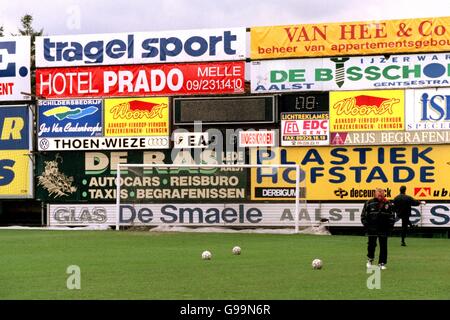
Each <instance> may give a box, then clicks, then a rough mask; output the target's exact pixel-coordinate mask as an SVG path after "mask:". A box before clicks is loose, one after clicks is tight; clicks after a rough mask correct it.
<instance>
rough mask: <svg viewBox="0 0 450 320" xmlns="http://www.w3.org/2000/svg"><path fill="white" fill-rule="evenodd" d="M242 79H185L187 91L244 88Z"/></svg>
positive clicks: (240, 89) (236, 89) (235, 89)
mask: <svg viewBox="0 0 450 320" xmlns="http://www.w3.org/2000/svg"><path fill="white" fill-rule="evenodd" d="M243 85H244V84H243V81H242V79H226V80H225V79H223V80H207V79H201V80H187V81H186V89H187V90H189V91H192V90H195V91H210V90H232V91H242V90H244V87H243Z"/></svg>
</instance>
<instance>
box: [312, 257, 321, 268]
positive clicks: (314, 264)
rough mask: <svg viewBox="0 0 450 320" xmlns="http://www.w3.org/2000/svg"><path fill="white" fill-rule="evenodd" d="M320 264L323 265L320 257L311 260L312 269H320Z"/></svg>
mask: <svg viewBox="0 0 450 320" xmlns="http://www.w3.org/2000/svg"><path fill="white" fill-rule="evenodd" d="M322 265H323V263H322V260H320V259H314V260H313V262H312V267H313V269H322Z"/></svg>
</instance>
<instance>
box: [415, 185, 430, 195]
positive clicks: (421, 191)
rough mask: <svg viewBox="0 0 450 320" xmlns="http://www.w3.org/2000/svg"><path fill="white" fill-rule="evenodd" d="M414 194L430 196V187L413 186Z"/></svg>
mask: <svg viewBox="0 0 450 320" xmlns="http://www.w3.org/2000/svg"><path fill="white" fill-rule="evenodd" d="M414 196H415V197H429V196H431V188H426V187H425V188H424V187H421V188H414Z"/></svg>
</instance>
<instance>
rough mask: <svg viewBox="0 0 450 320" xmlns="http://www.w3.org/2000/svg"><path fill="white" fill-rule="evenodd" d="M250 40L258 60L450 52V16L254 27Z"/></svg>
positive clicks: (251, 55) (253, 53)
mask: <svg viewBox="0 0 450 320" xmlns="http://www.w3.org/2000/svg"><path fill="white" fill-rule="evenodd" d="M250 39H251V53H250V57H251V59H254V60H258V59H274V58H292V57H312V56H314V57H318V56H344V55H365V54H383V53H410V52H433V51H434V52H435V51H448V50H450V17H439V18H418V19H401V20H384V21H366V22H342V23H320V24H304V25H286V26H270V27H252V28H251V34H250ZM338 60H339V59H337V61H336V63H339V61H338ZM341 60H342V59H341Z"/></svg>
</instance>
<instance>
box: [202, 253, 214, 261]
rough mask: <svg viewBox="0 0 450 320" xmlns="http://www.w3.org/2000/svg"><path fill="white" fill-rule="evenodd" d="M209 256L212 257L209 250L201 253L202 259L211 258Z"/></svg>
mask: <svg viewBox="0 0 450 320" xmlns="http://www.w3.org/2000/svg"><path fill="white" fill-rule="evenodd" d="M211 257H212V255H211V252H209V251H203V253H202V259H203V260H211Z"/></svg>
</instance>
